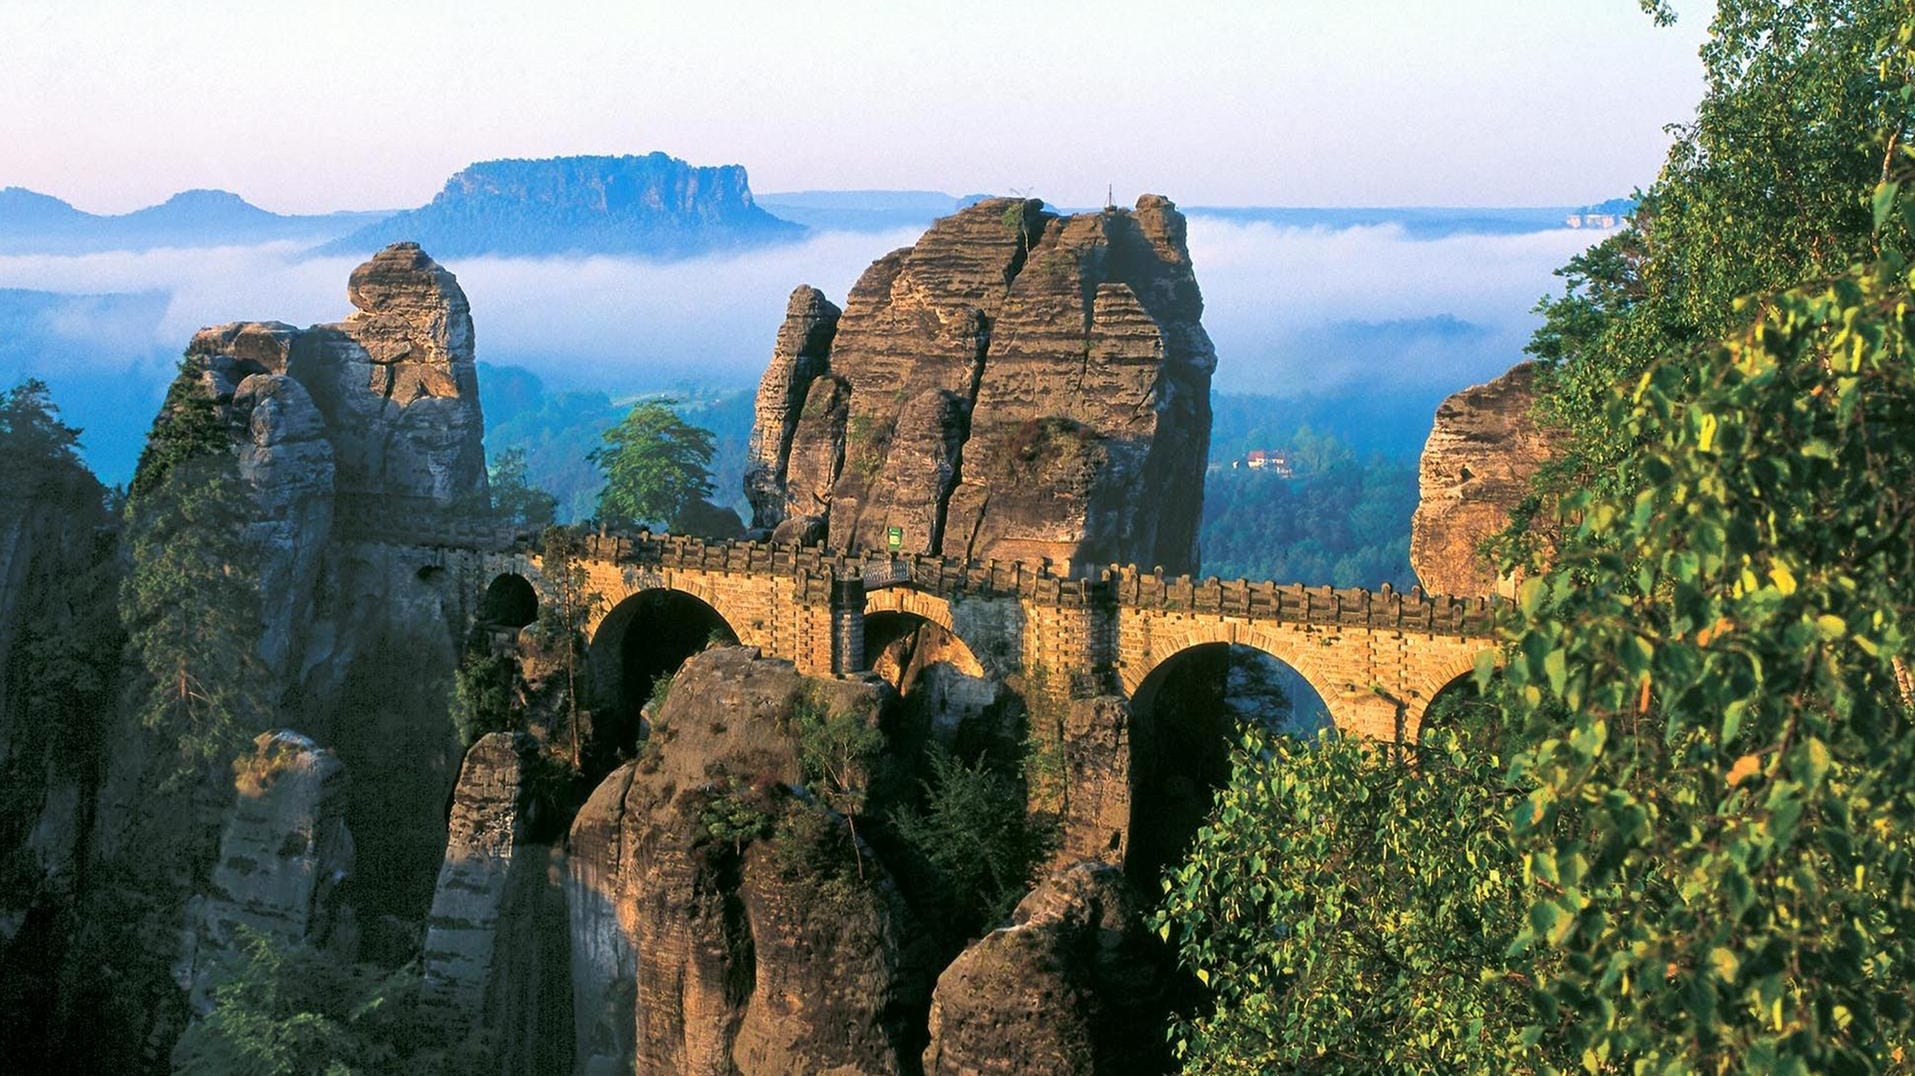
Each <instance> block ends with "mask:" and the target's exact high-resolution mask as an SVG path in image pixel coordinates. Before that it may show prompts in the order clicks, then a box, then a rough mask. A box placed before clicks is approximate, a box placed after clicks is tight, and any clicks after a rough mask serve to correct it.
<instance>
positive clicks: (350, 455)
mask: <svg viewBox="0 0 1915 1076" xmlns="http://www.w3.org/2000/svg"><path fill="white" fill-rule="evenodd" d="M347 295H348V297H349V298H350V299H351V300H352V304H353V306H354V307H356V308H357V310H356V311H355V312H354V313H353V314H352V315H351V316H350V317H348V318H347V319H346V320H345V321H343V322H340V323H337V324H332V325H315V326H313V327H312V328H309V329H295V328H293V327H292V326H290V325H285V324H282V323H279V322H239V323H234V324H230V325H222V326H218V327H216V328H211V329H203V330H201V331H200V332H199V334H198V335H196V336H194V337H193V342H192V344H191V345H190V346H189V347H188V349H187V354H188V355H189V356H191V357H194V358H197V359H199V360H201V361H200V362H199V363H198V366H199V371H200V372H199V376H201V377H202V378H203V379H204V380H205V382H206V387H207V389H208V390H209V391H210V392H211V394H212V396H213V398H214V399H215V400H217V401H219V402H220V403H221V404H222V405H224V404H227V403H228V401H231V400H234V399H235V397H236V396H237V397H239V398H240V399H244V398H245V397H246V396H248V395H257V392H253V393H241V392H239V389H240V385H241V383H242V382H244V381H245V380H247V379H248V378H250V377H253V376H264V377H267V378H271V379H290V380H291V381H294V382H297V384H298V386H299V388H300V389H302V390H303V391H301V392H298V393H296V394H295V396H296V397H297V399H296V402H297V403H298V404H299V406H300V408H301V409H303V410H304V411H307V412H310V411H312V410H314V409H316V410H317V419H318V421H317V422H316V423H315V422H312V421H310V418H309V417H305V416H294V415H291V414H290V413H289V414H287V415H283V416H280V415H277V413H275V416H262V418H268V417H271V418H274V419H275V420H279V419H283V420H285V421H293V420H294V419H295V418H297V419H298V421H299V422H301V423H302V424H304V425H312V426H313V427H314V428H315V429H316V430H320V431H323V434H324V438H325V440H326V441H328V442H330V446H331V449H332V452H331V456H332V462H333V464H334V466H335V468H336V477H335V478H334V479H333V482H332V485H333V489H334V491H336V492H338V493H342V494H348V495H361V496H375V497H388V498H395V499H401V500H404V501H410V502H417V501H429V502H431V503H433V504H437V505H440V506H447V505H451V504H453V503H454V502H456V501H459V500H461V499H462V498H466V497H470V496H472V495H475V494H478V493H482V492H483V491H484V490H485V488H486V479H485V449H484V444H483V438H484V433H485V430H484V419H483V416H482V415H481V414H480V411H479V380H478V372H477V368H476V366H475V365H474V362H473V334H472V312H471V308H470V307H469V306H468V305H467V303H466V298H465V293H464V292H463V291H461V290H460V288H459V282H458V280H457V279H456V278H455V277H454V276H453V275H452V274H451V273H450V272H447V271H446V270H445V269H444V268H442V267H441V266H440V265H439V264H438V263H437V262H435V261H433V260H432V259H431V258H430V257H428V256H426V254H425V252H424V251H422V250H420V249H419V246H418V244H416V243H395V244H393V245H392V246H389V247H387V248H386V249H384V250H382V251H380V252H379V253H378V254H376V255H374V256H373V257H372V259H371V260H370V261H367V262H366V263H365V264H363V265H361V266H359V267H358V268H357V269H354V270H353V272H352V277H351V280H350V282H349V284H348V287H347ZM308 398H309V399H308ZM234 418H235V423H236V426H245V425H246V420H247V419H248V418H249V416H247V415H235V416H234ZM250 426H251V434H250V436H251V439H252V440H253V441H256V442H261V443H264V441H265V440H266V439H269V438H270V437H271V436H272V431H271V430H270V429H265V428H261V421H260V420H253V421H251V423H250Z"/></svg>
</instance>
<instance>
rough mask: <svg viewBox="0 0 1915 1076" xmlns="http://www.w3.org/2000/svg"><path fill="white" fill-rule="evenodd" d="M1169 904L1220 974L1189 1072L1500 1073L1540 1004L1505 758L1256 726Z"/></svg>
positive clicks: (1201, 965) (1212, 971)
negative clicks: (1530, 977)
mask: <svg viewBox="0 0 1915 1076" xmlns="http://www.w3.org/2000/svg"><path fill="white" fill-rule="evenodd" d="M1232 767H1233V773H1232V776H1231V780H1230V783H1229V784H1228V786H1227V787H1225V788H1224V789H1223V790H1221V791H1220V792H1219V793H1218V797H1217V803H1216V807H1215V809H1214V811H1213V813H1212V815H1211V818H1210V822H1209V823H1208V824H1207V825H1206V826H1205V827H1204V828H1203V829H1202V830H1201V831H1199V832H1198V834H1197V837H1196V839H1195V843H1194V845H1193V847H1192V850H1191V853H1190V855H1189V858H1188V859H1187V860H1186V862H1185V863H1184V864H1183V865H1182V866H1181V867H1178V868H1176V869H1174V870H1173V871H1172V872H1171V873H1170V874H1169V875H1168V876H1167V877H1166V878H1165V879H1164V890H1165V894H1166V895H1165V899H1164V904H1163V906H1162V909H1161V910H1160V911H1159V912H1158V914H1157V918H1156V921H1155V924H1154V925H1155V927H1156V929H1157V930H1158V931H1159V932H1160V933H1161V935H1162V936H1163V937H1164V938H1165V940H1167V941H1170V942H1171V943H1173V944H1174V945H1175V947H1176V950H1177V955H1178V958H1179V960H1180V961H1181V963H1182V965H1183V967H1184V968H1185V969H1186V970H1188V971H1189V972H1191V973H1192V974H1193V975H1195V976H1196V978H1197V979H1198V980H1199V981H1200V982H1201V983H1203V984H1205V985H1206V986H1207V987H1208V988H1209V990H1210V991H1211V995H1210V1001H1209V1005H1208V1008H1207V1009H1206V1010H1205V1011H1202V1012H1199V1013H1196V1014H1194V1015H1193V1016H1191V1017H1190V1018H1189V1019H1188V1020H1186V1021H1184V1022H1180V1023H1179V1024H1178V1025H1176V1027H1175V1028H1174V1029H1173V1037H1174V1038H1175V1039H1176V1041H1177V1053H1178V1056H1179V1057H1181V1058H1182V1060H1183V1066H1184V1069H1183V1070H1184V1071H1185V1072H1191V1073H1262V1072H1297V1071H1310V1072H1326V1073H1372V1072H1384V1071H1388V1072H1506V1071H1511V1069H1512V1067H1513V1066H1511V1065H1510V1063H1509V1061H1508V1059H1509V1058H1511V1057H1513V1056H1516V1055H1517V1054H1518V1053H1520V1052H1521V1050H1520V1048H1519V1044H1518V1036H1519V1035H1520V1034H1521V1031H1522V1028H1523V1024H1524V1022H1525V1020H1526V1018H1527V1016H1528V1013H1529V1008H1528V1005H1527V1004H1526V999H1527V991H1526V988H1525V986H1524V985H1523V982H1524V980H1523V979H1522V977H1521V976H1514V975H1511V974H1509V973H1508V972H1507V971H1506V969H1505V968H1504V964H1503V953H1504V951H1505V949H1506V948H1507V947H1508V945H1509V943H1510V941H1511V939H1512V938H1513V937H1514V935H1515V931H1516V927H1517V923H1518V922H1519V921H1520V919H1521V917H1522V913H1523V910H1524V908H1525V897H1526V893H1525V889H1524V880H1523V867H1522V863H1521V860H1520V859H1519V858H1518V857H1517V855H1516V854H1515V852H1514V850H1513V849H1512V847H1511V844H1510V840H1509V825H1510V823H1509V819H1508V815H1507V802H1508V798H1509V793H1508V790H1507V788H1506V785H1505V782H1504V777H1503V772H1502V765H1501V764H1500V762H1499V761H1498V760H1497V759H1496V758H1495V757H1494V756H1489V755H1476V754H1472V753H1470V752H1468V751H1466V750H1465V749H1464V748H1463V747H1462V746H1461V745H1460V744H1459V742H1458V741H1456V740H1454V739H1453V738H1451V737H1449V736H1448V735H1447V734H1443V733H1438V734H1436V735H1435V736H1433V737H1432V738H1431V740H1430V742H1429V743H1427V744H1426V745H1425V746H1424V747H1423V748H1422V749H1420V750H1417V751H1414V752H1412V753H1409V754H1407V755H1406V754H1403V753H1399V751H1398V750H1397V749H1394V748H1391V747H1389V746H1386V745H1381V744H1374V743H1367V742H1364V741H1360V740H1356V739H1337V738H1334V737H1332V736H1328V735H1326V736H1324V737H1323V738H1321V739H1319V740H1318V741H1316V742H1314V743H1311V742H1304V741H1299V740H1297V739H1295V738H1293V737H1289V736H1280V735H1275V734H1272V733H1269V732H1267V731H1264V730H1260V729H1253V730H1251V731H1249V732H1248V733H1246V735H1245V737H1244V740H1243V743H1242V745H1241V746H1240V747H1239V749H1238V750H1237V751H1236V752H1235V754H1234V755H1233V758H1232Z"/></svg>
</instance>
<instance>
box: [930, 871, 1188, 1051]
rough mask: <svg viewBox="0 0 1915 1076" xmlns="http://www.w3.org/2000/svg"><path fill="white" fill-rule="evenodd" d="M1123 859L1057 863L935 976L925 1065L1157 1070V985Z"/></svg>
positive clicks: (1159, 992)
mask: <svg viewBox="0 0 1915 1076" xmlns="http://www.w3.org/2000/svg"><path fill="white" fill-rule="evenodd" d="M1138 913H1139V903H1138V901H1137V899H1136V897H1135V895H1134V894H1133V893H1132V892H1131V889H1130V885H1129V883H1128V882H1126V881H1125V880H1124V875H1123V872H1122V871H1121V870H1119V869H1118V868H1116V867H1113V866H1110V865H1108V864H1104V863H1078V864H1074V865H1072V866H1069V867H1066V868H1064V869H1062V870H1060V871H1058V872H1057V873H1056V874H1054V875H1052V876H1051V878H1050V879H1049V880H1048V881H1046V882H1045V883H1044V884H1043V885H1041V886H1039V887H1038V888H1037V889H1036V890H1034V891H1032V893H1031V895H1030V896H1028V897H1025V898H1024V900H1023V901H1022V902H1021V903H1019V904H1018V906H1017V911H1016V912H1015V913H1013V914H1012V916H1011V925H1010V926H1008V927H1005V928H1003V929H1000V930H994V931H992V932H991V933H989V934H987V935H985V936H984V937H983V938H982V939H980V940H979V941H978V942H977V943H976V944H974V945H972V946H971V947H970V948H968V949H966V950H965V951H964V952H963V953H962V954H960V955H959V956H958V958H957V959H956V960H955V961H953V962H952V963H951V966H950V967H948V968H946V969H944V973H943V974H942V975H940V976H938V985H937V991H936V993H935V994H934V995H933V996H932V999H931V1024H930V1026H931V1043H930V1045H929V1046H928V1047H927V1048H926V1049H925V1051H924V1072H925V1073H926V1076H985V1074H1003V1076H1021V1074H1023V1073H1032V1072H1046V1073H1051V1072H1062V1073H1085V1074H1100V1076H1102V1074H1111V1073H1136V1074H1138V1076H1143V1074H1146V1073H1149V1074H1156V1073H1161V1072H1164V1071H1166V1070H1167V1069H1168V1068H1169V1059H1168V1058H1167V1057H1165V1056H1164V1050H1163V1043H1162V1039H1163V1031H1162V1026H1161V1015H1160V1012H1159V1006H1160V1004H1161V1002H1160V999H1161V997H1162V994H1163V988H1162V981H1161V975H1160V970H1159V966H1158V963H1157V958H1156V955H1155V951H1154V949H1153V947H1152V945H1151V941H1150V938H1149V935H1148V933H1147V932H1146V931H1145V929H1144V926H1143V922H1142V920H1141V919H1140V917H1139V914H1138Z"/></svg>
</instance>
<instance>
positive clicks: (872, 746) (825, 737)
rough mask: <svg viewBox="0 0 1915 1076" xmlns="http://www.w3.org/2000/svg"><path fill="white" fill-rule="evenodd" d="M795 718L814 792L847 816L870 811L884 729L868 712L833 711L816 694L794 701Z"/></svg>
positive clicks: (801, 764)
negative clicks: (879, 727)
mask: <svg viewBox="0 0 1915 1076" xmlns="http://www.w3.org/2000/svg"><path fill="white" fill-rule="evenodd" d="M792 722H793V725H794V730H795V731H796V732H797V734H798V765H799V769H800V771H801V772H802V773H803V775H804V780H805V786H806V787H807V788H809V789H810V790H811V794H812V795H814V796H816V797H817V798H818V800H819V802H821V803H823V804H824V805H825V806H827V807H829V808H831V809H832V810H834V811H836V812H838V813H839V814H841V815H844V816H845V817H846V818H855V817H856V816H857V815H860V814H862V813H864V808H865V803H866V800H867V798H868V797H869V795H870V791H871V772H872V768H873V767H874V766H875V765H876V764H877V761H878V755H879V753H880V752H882V751H883V750H884V733H883V732H881V731H879V729H878V727H877V725H876V724H875V723H873V722H871V721H870V720H868V719H867V718H866V716H865V715H864V714H861V713H858V712H856V711H852V710H833V709H832V708H831V707H830V706H829V705H827V704H826V703H825V702H824V701H823V700H821V699H819V698H817V697H816V696H814V695H811V694H806V695H804V696H802V697H800V698H799V699H798V700H797V701H796V702H795V703H794V704H793V707H792Z"/></svg>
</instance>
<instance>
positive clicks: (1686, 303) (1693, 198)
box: [1530, 0, 1915, 490]
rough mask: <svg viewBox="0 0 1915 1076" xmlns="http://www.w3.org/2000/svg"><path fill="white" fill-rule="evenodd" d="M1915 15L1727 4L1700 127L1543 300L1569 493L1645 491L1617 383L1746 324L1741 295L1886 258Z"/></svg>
mask: <svg viewBox="0 0 1915 1076" xmlns="http://www.w3.org/2000/svg"><path fill="white" fill-rule="evenodd" d="M1657 6H1658V7H1660V5H1657ZM1906 18H1907V11H1906V6H1905V5H1903V4H1900V3H1880V2H1878V0H1788V2H1783V0H1738V2H1725V3H1721V4H1718V5H1717V6H1716V13H1715V18H1714V22H1713V24H1712V25H1711V35H1710V39H1709V42H1708V43H1707V44H1706V45H1705V46H1704V48H1703V51H1702V58H1703V64H1704V70H1705V75H1706V77H1707V80H1708V88H1707V92H1706V93H1705V95H1704V97H1703V100H1702V102H1701V104H1700V105H1699V106H1698V109H1697V116H1696V120H1695V122H1694V123H1693V124H1690V125H1686V126H1681V127H1677V128H1675V129H1674V130H1675V134H1676V136H1677V139H1676V144H1675V146H1674V147H1673V148H1672V149H1671V150H1670V154H1669V159H1668V162H1667V163H1666V164H1665V166H1664V168H1663V171H1662V174H1661V176H1660V177H1659V178H1658V179H1657V181H1656V183H1655V184H1654V185H1652V186H1651V187H1650V188H1649V190H1648V191H1646V192H1644V193H1643V194H1642V196H1641V205H1640V207H1639V208H1638V209H1637V211H1636V214H1635V217H1634V219H1633V221H1632V222H1631V224H1630V225H1629V227H1627V228H1625V229H1624V230H1623V231H1622V232H1620V233H1618V234H1617V235H1615V236H1612V237H1611V238H1609V239H1608V240H1606V241H1604V242H1603V243H1601V244H1599V245H1598V246H1596V247H1595V248H1593V249H1591V250H1590V251H1589V252H1587V253H1586V254H1584V255H1582V256H1580V257H1578V258H1575V259H1573V260H1572V261H1571V262H1570V263H1569V265H1567V266H1566V267H1565V268H1564V269H1562V270H1561V272H1560V275H1562V276H1563V277H1564V278H1565V279H1566V280H1567V281H1568V288H1567V290H1566V292H1565V294H1564V295H1562V296H1561V297H1559V298H1555V299H1549V300H1545V301H1544V302H1543V304H1542V305H1541V306H1540V307H1539V308H1538V309H1539V311H1540V312H1541V313H1542V314H1543V317H1544V325H1543V327H1542V328H1541V329H1540V330H1539V331H1538V333H1537V335H1536V338H1535V340H1534V341H1533V342H1532V344H1531V347H1530V350H1531V352H1532V353H1533V354H1535V355H1537V356H1538V357H1539V358H1542V359H1543V360H1545V361H1546V362H1547V363H1549V364H1550V370H1549V374H1550V378H1549V381H1550V387H1551V391H1550V392H1549V393H1548V394H1547V395H1546V396H1545V398H1544V399H1543V401H1542V403H1541V411H1542V413H1543V415H1544V416H1545V417H1546V418H1548V419H1550V420H1552V421H1553V422H1555V423H1556V424H1558V425H1560V426H1562V427H1563V428H1565V429H1567V430H1568V431H1569V432H1570V434H1571V436H1572V439H1573V444H1572V450H1571V452H1570V453H1569V455H1568V457H1567V458H1566V459H1565V460H1564V461H1563V463H1562V465H1561V466H1560V468H1559V473H1558V478H1557V480H1556V482H1555V484H1554V485H1555V487H1556V488H1559V489H1574V488H1579V487H1581V486H1585V485H1591V484H1601V485H1606V486H1607V487H1608V488H1613V489H1617V490H1621V489H1630V488H1634V485H1635V483H1637V482H1638V481H1640V480H1639V479H1638V478H1636V477H1634V476H1633V472H1632V471H1631V469H1630V468H1629V466H1628V465H1629V462H1630V457H1631V454H1632V452H1633V446H1632V444H1631V442H1630V441H1628V439H1627V437H1626V435H1625V434H1626V431H1624V430H1622V429H1619V428H1617V427H1616V426H1614V425H1613V424H1611V423H1610V422H1609V417H1610V416H1611V415H1612V414H1613V412H1612V411H1611V410H1610V408H1609V401H1610V399H1611V398H1612V397H1613V396H1614V394H1615V389H1616V387H1617V386H1618V385H1622V384H1626V383H1628V382H1630V381H1633V380H1634V378H1635V377H1636V376H1637V375H1638V374H1639V373H1641V371H1643V370H1644V369H1646V368H1647V367H1648V365H1649V364H1650V363H1652V362H1654V361H1656V360H1658V359H1662V358H1665V357H1669V356H1673V355H1678V354H1683V353H1686V352H1688V351H1689V350H1690V349H1692V348H1694V347H1695V346H1697V345H1699V344H1702V343H1704V342H1707V341H1710V340H1715V339H1719V338H1720V337H1722V336H1723V335H1724V334H1726V333H1728V332H1730V331H1731V330H1732V329H1734V328H1736V327H1738V326H1742V325H1746V324H1747V323H1748V322H1749V320H1750V319H1751V318H1752V317H1753V316H1754V315H1755V314H1756V313H1757V312H1758V307H1756V306H1748V307H1738V306H1737V305H1736V303H1735V300H1736V299H1738V298H1740V297H1742V296H1744V295H1759V294H1766V293H1769V292H1773V291H1775V290H1778V289H1781V288H1786V287H1789V286H1791V285H1794V284H1796V283H1798V282H1801V281H1806V280H1814V279H1820V278H1825V277H1827V276H1829V275H1831V274H1834V273H1839V272H1842V271H1844V270H1846V269H1847V268H1848V267H1849V266H1851V265H1853V264H1856V263H1858V262H1863V261H1868V260H1871V259H1873V258H1874V257H1875V256H1876V254H1877V253H1878V252H1879V250H1880V249H1881V243H1882V239H1881V238H1879V237H1878V236H1877V235H1876V234H1875V231H1874V228H1873V226H1872V225H1873V219H1872V215H1871V211H1870V206H1871V204H1872V195H1873V193H1874V191H1875V187H1876V184H1877V182H1878V181H1879V180H1881V179H1882V178H1883V177H1884V174H1885V172H1886V171H1887V170H1888V165H1889V163H1890V161H1891V159H1892V158H1893V156H1894V154H1895V150H1894V147H1896V146H1902V145H1906V143H1907V141H1908V138H1909V135H1910V133H1911V124H1912V123H1915V119H1912V118H1911V117H1915V110H1911V109H1910V108H1909V107H1908V101H1907V99H1906V97H1905V96H1904V91H1905V90H1906V89H1907V85H1908V78H1909V64H1908V63H1907V59H1906V56H1905V55H1904V54H1902V53H1900V52H1898V46H1897V45H1896V43H1895V42H1896V37H1895V30H1896V27H1897V24H1898V20H1903V19H1906ZM1901 234H1902V236H1903V238H1904V239H1905V237H1906V235H1907V234H1908V233H1907V232H1906V231H1903V232H1902V233H1901Z"/></svg>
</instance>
